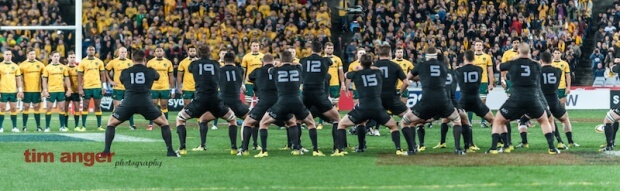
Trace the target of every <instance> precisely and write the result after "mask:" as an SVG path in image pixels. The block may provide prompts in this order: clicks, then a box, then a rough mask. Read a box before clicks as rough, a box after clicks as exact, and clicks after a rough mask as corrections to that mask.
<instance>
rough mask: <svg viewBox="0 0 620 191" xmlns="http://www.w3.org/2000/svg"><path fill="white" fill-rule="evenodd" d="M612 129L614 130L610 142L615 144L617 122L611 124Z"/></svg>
mask: <svg viewBox="0 0 620 191" xmlns="http://www.w3.org/2000/svg"><path fill="white" fill-rule="evenodd" d="M613 128H614V136H612V139H611V142H613V143H614V144H616V134H618V122H615V123H614V124H613Z"/></svg>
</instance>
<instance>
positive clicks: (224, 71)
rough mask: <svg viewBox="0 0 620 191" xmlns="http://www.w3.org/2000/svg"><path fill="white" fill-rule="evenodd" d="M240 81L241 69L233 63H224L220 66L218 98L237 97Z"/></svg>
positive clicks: (241, 81)
mask: <svg viewBox="0 0 620 191" xmlns="http://www.w3.org/2000/svg"><path fill="white" fill-rule="evenodd" d="M242 83H243V69H241V68H239V67H237V66H235V65H224V66H223V67H222V68H220V81H219V86H220V98H222V99H224V98H233V99H239V97H240V96H241V95H240V94H241V93H240V92H241V84H242Z"/></svg>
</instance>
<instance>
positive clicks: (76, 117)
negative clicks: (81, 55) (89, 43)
mask: <svg viewBox="0 0 620 191" xmlns="http://www.w3.org/2000/svg"><path fill="white" fill-rule="evenodd" d="M76 64H77V63H76V62H75V53H74V52H73V51H69V54H68V56H67V73H68V75H69V83H70V85H71V86H69V87H67V89H68V90H71V95H68V96H67V97H65V110H66V111H65V117H66V118H67V120H68V119H69V113H70V112H69V104H71V103H73V121H74V122H75V129H74V130H75V131H79V130H81V128H80V124H79V122H80V115H81V113H80V101H82V98H80V94H79V93H78V91H79V90H78V89H79V88H78V85H79V82H78V81H79V80H78V67H77V65H76ZM66 125H67V126H69V125H68V122H67V124H66ZM67 130H69V129H68V128H67Z"/></svg>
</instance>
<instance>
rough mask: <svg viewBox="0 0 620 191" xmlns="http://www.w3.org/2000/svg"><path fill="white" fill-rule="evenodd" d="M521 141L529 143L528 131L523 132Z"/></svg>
mask: <svg viewBox="0 0 620 191" xmlns="http://www.w3.org/2000/svg"><path fill="white" fill-rule="evenodd" d="M520 134H521V143H523V144H527V132H521V133H520Z"/></svg>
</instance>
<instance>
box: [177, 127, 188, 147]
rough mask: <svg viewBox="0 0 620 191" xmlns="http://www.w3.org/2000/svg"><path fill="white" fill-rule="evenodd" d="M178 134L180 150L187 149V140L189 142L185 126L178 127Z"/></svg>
mask: <svg viewBox="0 0 620 191" xmlns="http://www.w3.org/2000/svg"><path fill="white" fill-rule="evenodd" d="M177 134H179V143H180V145H179V150H183V149H185V140H187V130H186V129H185V125H179V126H177Z"/></svg>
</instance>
